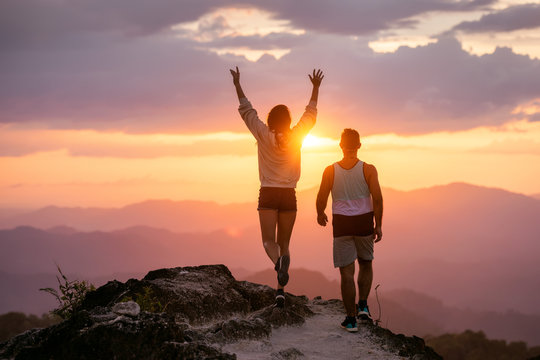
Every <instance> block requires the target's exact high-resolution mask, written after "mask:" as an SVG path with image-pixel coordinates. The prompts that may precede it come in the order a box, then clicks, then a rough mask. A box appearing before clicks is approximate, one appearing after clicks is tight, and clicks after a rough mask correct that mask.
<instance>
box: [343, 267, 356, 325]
mask: <svg viewBox="0 0 540 360" xmlns="http://www.w3.org/2000/svg"><path fill="white" fill-rule="evenodd" d="M339 272H340V274H341V298H342V299H343V305H345V311H346V312H347V316H351V317H355V316H356V303H355V301H354V300H355V296H356V289H355V286H354V262H353V263H352V264H350V265H347V266H344V267H340V268H339Z"/></svg>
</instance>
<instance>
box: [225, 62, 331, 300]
mask: <svg viewBox="0 0 540 360" xmlns="http://www.w3.org/2000/svg"><path fill="white" fill-rule="evenodd" d="M230 71H231V75H232V77H233V83H234V86H235V87H236V94H237V95H238V100H239V101H240V107H239V108H238V111H239V112H240V115H241V116H242V119H243V120H244V122H245V123H246V126H247V127H248V129H249V131H251V133H252V134H253V136H254V137H255V139H256V140H257V147H258V156H259V179H260V181H261V188H260V190H259V204H258V207H257V210H258V211H259V221H260V224H261V236H262V241H263V246H264V249H265V251H266V254H267V255H268V257H269V258H270V260H272V262H273V263H274V269H275V270H276V271H277V280H278V285H277V293H276V306H277V307H283V306H284V305H285V295H284V294H285V293H284V287H285V285H287V282H288V281H289V274H288V271H289V264H290V253H289V241H290V239H291V233H292V229H293V226H294V221H295V219H296V193H295V188H296V183H297V182H298V179H299V178H300V149H301V147H302V141H303V140H304V138H305V136H306V135H307V134H308V132H309V131H310V130H311V129H312V128H313V126H314V125H315V119H316V117H317V99H318V97H319V86H320V85H321V81H322V79H323V78H324V75H323V74H322V71H321V70H317V71H315V70H313V74H312V75H308V76H309V79H310V80H311V83H312V84H313V90H312V92H311V99H310V101H309V104H308V106H307V107H306V111H305V112H304V115H302V117H301V118H300V121H299V122H298V124H296V125H295V126H294V127H293V128H291V115H290V113H289V109H288V108H287V107H286V106H285V105H276V106H274V108H272V110H271V111H270V113H269V114H268V118H267V123H266V124H265V123H263V122H262V121H261V120H260V119H259V117H258V116H257V111H255V109H253V107H252V106H251V103H250V102H249V101H248V99H247V98H246V96H245V95H244V92H243V90H242V87H241V86H240V71H239V70H238V67H236V71H234V70H232V69H231V70H230Z"/></svg>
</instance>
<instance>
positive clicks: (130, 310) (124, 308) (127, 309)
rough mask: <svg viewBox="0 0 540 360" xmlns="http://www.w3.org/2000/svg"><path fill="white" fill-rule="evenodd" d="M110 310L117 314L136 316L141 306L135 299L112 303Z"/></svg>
mask: <svg viewBox="0 0 540 360" xmlns="http://www.w3.org/2000/svg"><path fill="white" fill-rule="evenodd" d="M112 311H113V312H114V313H115V314H118V315H127V316H131V317H136V316H138V315H139V313H140V312H141V307H140V306H139V304H137V303H136V302H135V301H126V302H121V303H118V304H114V305H113V307H112Z"/></svg>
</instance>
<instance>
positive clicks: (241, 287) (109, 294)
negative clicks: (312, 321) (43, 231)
mask: <svg viewBox="0 0 540 360" xmlns="http://www.w3.org/2000/svg"><path fill="white" fill-rule="evenodd" d="M274 296H275V290H274V289H271V288H270V287H268V286H264V285H258V284H254V283H249V282H245V281H236V280H235V279H234V277H233V276H232V275H231V273H230V272H229V270H228V269H227V268H226V267H225V266H223V265H206V266H197V267H183V268H173V269H160V270H156V271H151V272H150V273H148V274H147V275H146V276H145V277H144V278H143V279H142V280H134V279H131V280H128V281H127V282H125V283H121V282H118V281H111V282H109V283H107V284H106V285H104V286H102V287H100V288H98V289H97V290H96V291H93V292H91V293H89V294H88V295H87V296H86V298H85V300H84V301H83V304H82V306H81V307H80V309H79V311H77V313H76V314H74V316H73V317H71V318H70V319H68V320H65V321H63V322H62V323H60V324H57V325H54V326H51V327H49V328H45V329H34V330H30V331H27V332H25V333H23V334H21V335H19V336H16V337H14V338H12V339H11V340H9V341H8V342H5V343H3V344H0V359H113V358H114V359H236V355H234V354H232V353H228V352H227V351H225V350H223V349H224V347H226V346H225V345H226V344H231V343H235V342H238V341H239V340H247V339H251V340H256V339H263V338H264V339H267V338H268V337H269V336H270V335H271V333H272V329H275V328H278V327H281V326H284V325H293V326H294V325H295V326H299V325H302V324H303V323H304V322H305V320H306V319H307V318H309V317H310V316H312V315H313V311H312V310H311V305H312V304H313V302H310V301H308V299H307V298H306V297H304V296H294V295H291V294H286V307H285V308H284V309H279V308H275V307H274V306H273V303H274ZM314 301H318V302H319V305H320V302H321V301H323V300H314ZM334 305H335V304H334ZM377 332H380V334H379V335H380V336H379V335H376V336H377V337H378V338H380V339H381V340H380V341H381V342H384V346H388V347H389V349H390V350H391V351H394V352H395V353H396V354H398V353H399V354H400V355H401V356H409V357H412V356H414V355H416V354H424V355H426V354H427V355H426V356H428V357H425V358H436V357H429V355H430V353H429V351H428V350H426V349H429V348H426V347H425V345H423V340H422V339H419V338H417V339H413V338H405V337H404V336H401V337H396V335H393V334H392V333H390V332H389V331H387V330H384V329H380V328H377V327H374V329H373V334H377ZM385 339H386V340H385ZM381 346H382V345H381ZM429 350H430V349H429ZM433 354H434V353H433ZM268 355H269V356H271V358H275V359H285V358H287V359H292V358H301V357H303V355H302V353H301V352H300V351H299V350H297V349H294V348H290V349H284V350H281V351H279V352H276V353H272V354H268ZM435 355H436V354H435Z"/></svg>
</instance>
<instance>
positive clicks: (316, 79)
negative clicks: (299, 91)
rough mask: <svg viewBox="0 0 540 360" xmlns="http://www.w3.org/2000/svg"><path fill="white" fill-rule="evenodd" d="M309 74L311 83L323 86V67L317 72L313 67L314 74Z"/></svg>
mask: <svg viewBox="0 0 540 360" xmlns="http://www.w3.org/2000/svg"><path fill="white" fill-rule="evenodd" d="M236 69H237V70H238V68H236ZM231 71H232V70H231ZM308 76H309V80H311V83H312V84H313V87H317V88H318V87H319V86H321V82H322V79H324V75H323V73H322V71H321V69H319V70H317V72H315V69H313V76H311V75H310V74H308Z"/></svg>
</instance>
